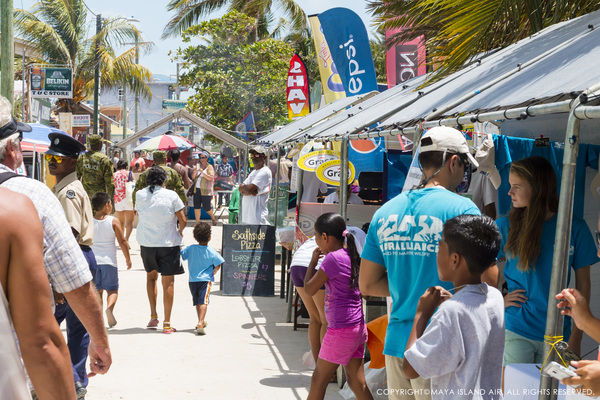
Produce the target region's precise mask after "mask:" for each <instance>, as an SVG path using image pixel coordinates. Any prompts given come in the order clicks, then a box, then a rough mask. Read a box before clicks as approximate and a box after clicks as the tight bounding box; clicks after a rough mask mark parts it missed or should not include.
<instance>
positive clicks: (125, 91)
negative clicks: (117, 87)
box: [123, 85, 127, 140]
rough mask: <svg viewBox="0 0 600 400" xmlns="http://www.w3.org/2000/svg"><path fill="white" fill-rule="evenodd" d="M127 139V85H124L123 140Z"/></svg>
mask: <svg viewBox="0 0 600 400" xmlns="http://www.w3.org/2000/svg"><path fill="white" fill-rule="evenodd" d="M125 139H127V85H123V140H125Z"/></svg>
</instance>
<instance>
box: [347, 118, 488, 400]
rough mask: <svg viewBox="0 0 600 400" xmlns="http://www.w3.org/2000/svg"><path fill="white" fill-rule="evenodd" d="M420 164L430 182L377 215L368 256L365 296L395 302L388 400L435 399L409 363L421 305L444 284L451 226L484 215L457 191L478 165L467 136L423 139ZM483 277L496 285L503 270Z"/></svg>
mask: <svg viewBox="0 0 600 400" xmlns="http://www.w3.org/2000/svg"><path fill="white" fill-rule="evenodd" d="M419 162H420V163H421V169H422V172H423V180H422V181H421V183H420V185H419V186H418V187H417V188H415V189H414V190H410V191H405V192H403V193H401V194H400V195H398V196H396V197H395V198H393V199H392V200H390V201H389V202H387V203H386V204H384V205H383V206H382V207H381V208H380V209H379V210H378V211H377V212H376V213H375V215H373V219H372V221H371V225H370V226H369V232H368V234H367V240H366V243H365V246H364V249H363V251H362V254H361V257H362V262H361V267H360V276H359V283H360V290H361V293H362V294H363V295H367V296H380V297H387V296H391V297H392V309H391V314H390V320H389V322H388V328H387V332H386V340H385V347H384V354H385V361H386V370H387V376H388V389H389V399H403V400H408V399H419V400H420V399H430V398H431V395H430V394H429V393H430V390H429V389H430V383H429V380H428V379H423V378H418V379H415V380H412V381H410V380H408V379H406V377H405V376H404V374H403V373H402V362H403V359H404V351H405V347H406V342H407V341H408V336H409V335H410V331H411V328H412V325H413V319H414V316H415V311H416V308H417V303H418V301H419V298H420V297H421V295H422V294H423V293H424V292H425V290H426V289H427V288H429V287H430V286H436V285H439V286H443V287H445V288H446V289H450V286H451V285H449V284H448V283H446V282H441V281H440V279H439V278H438V273H437V265H436V255H437V251H438V243H439V241H440V239H441V235H442V227H443V225H444V222H446V221H447V220H448V219H450V218H453V217H455V216H457V215H461V214H474V215H480V211H479V209H478V208H477V206H476V205H475V204H474V203H473V202H472V201H471V200H469V199H467V198H465V197H462V196H459V195H458V194H456V193H453V191H454V190H455V189H456V188H457V187H458V185H459V184H460V183H461V182H462V180H463V178H464V177H465V169H466V168H472V167H475V168H476V167H478V164H477V161H475V159H474V158H473V156H472V155H471V153H470V152H469V147H468V146H467V142H466V140H465V138H464V136H463V135H462V133H461V132H459V131H457V130H456V129H453V128H449V127H436V128H433V129H430V130H429V131H428V132H427V133H426V134H425V135H423V137H422V139H421V143H420V154H419ZM482 279H483V280H484V281H485V282H487V283H489V284H490V285H493V286H495V285H496V284H497V279H498V269H497V268H496V267H495V266H494V267H493V268H490V269H488V270H487V271H486V274H485V275H484V276H483V277H482Z"/></svg>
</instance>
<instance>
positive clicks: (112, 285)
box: [91, 192, 131, 328]
mask: <svg viewBox="0 0 600 400" xmlns="http://www.w3.org/2000/svg"><path fill="white" fill-rule="evenodd" d="M92 207H93V208H94V243H93V244H92V246H91V247H92V250H93V251H94V254H95V255H96V262H97V264H98V270H97V271H96V276H95V278H94V283H95V284H96V290H98V298H99V300H100V304H101V305H102V295H103V292H104V291H105V290H106V322H107V323H108V327H109V328H112V327H113V326H115V325H116V324H117V320H116V319H115V315H114V309H115V304H116V303H117V297H118V290H119V274H118V268H117V247H116V246H115V239H117V241H118V242H119V246H120V247H121V251H123V255H124V256H125V261H126V263H127V269H131V257H130V256H129V243H128V242H127V240H126V239H125V235H124V234H123V228H122V227H121V223H120V222H119V220H118V219H117V218H115V217H112V216H111V215H110V214H111V213H112V209H113V208H112V203H111V197H110V195H109V194H108V193H105V192H98V193H96V194H94V196H92Z"/></svg>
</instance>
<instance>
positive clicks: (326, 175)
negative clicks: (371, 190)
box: [315, 160, 356, 186]
mask: <svg viewBox="0 0 600 400" xmlns="http://www.w3.org/2000/svg"><path fill="white" fill-rule="evenodd" d="M341 165H342V162H341V160H330V161H326V162H324V163H323V164H321V165H319V166H318V167H317V169H316V170H315V173H316V174H317V178H319V180H321V181H322V182H325V183H326V184H328V185H333V186H340V180H341V179H342V167H341ZM355 174H356V171H355V169H354V165H353V164H352V163H351V162H350V161H348V184H351V183H352V182H353V181H354V175H355Z"/></svg>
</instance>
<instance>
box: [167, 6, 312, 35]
mask: <svg viewBox="0 0 600 400" xmlns="http://www.w3.org/2000/svg"><path fill="white" fill-rule="evenodd" d="M225 6H228V8H229V11H233V10H236V11H239V12H241V13H244V14H246V15H248V16H250V17H252V18H254V19H255V21H254V23H253V24H254V27H255V28H254V32H255V38H256V39H261V38H265V37H266V35H267V29H266V25H267V20H268V19H270V18H272V10H273V9H279V10H281V11H283V13H284V15H286V16H288V17H289V18H290V19H291V25H292V27H293V29H294V30H296V31H301V30H303V29H305V28H306V14H305V13H304V10H302V8H301V7H300V6H299V5H298V4H297V3H296V2H295V1H294V0H277V1H273V0H171V1H169V3H168V4H167V10H168V11H175V16H174V17H173V18H172V19H171V20H170V21H169V22H168V23H167V26H166V27H165V29H164V31H163V37H168V36H174V35H177V34H180V33H182V32H183V31H185V30H186V29H188V28H190V27H192V26H193V25H194V24H197V23H198V22H199V21H200V20H201V18H203V17H206V16H208V15H209V14H210V13H212V12H213V11H217V10H219V9H221V8H223V7H225Z"/></svg>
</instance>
